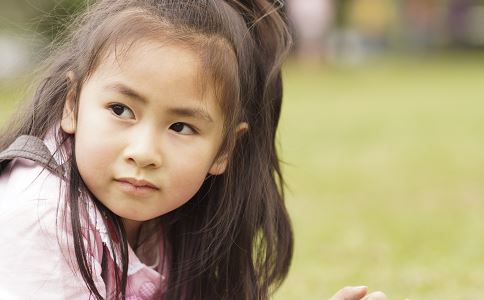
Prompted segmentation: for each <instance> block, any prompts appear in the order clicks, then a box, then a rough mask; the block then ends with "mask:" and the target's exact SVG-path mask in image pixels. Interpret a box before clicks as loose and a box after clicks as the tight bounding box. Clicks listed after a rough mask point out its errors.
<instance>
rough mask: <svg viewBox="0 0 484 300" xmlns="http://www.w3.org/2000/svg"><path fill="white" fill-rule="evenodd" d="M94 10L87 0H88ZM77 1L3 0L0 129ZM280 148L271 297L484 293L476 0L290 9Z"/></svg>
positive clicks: (310, 3) (325, 0) (480, 12)
mask: <svg viewBox="0 0 484 300" xmlns="http://www.w3.org/2000/svg"><path fill="white" fill-rule="evenodd" d="M91 2H92V1H91ZM85 3H86V2H85V1H80V0H71V1H67V0H56V1H52V0H37V1H34V0H30V1H19V0H1V2H0V125H1V124H3V123H4V122H5V121H6V119H7V118H8V117H9V116H10V115H11V114H12V112H13V110H14V108H15V107H16V105H17V104H18V103H19V102H20V101H21V99H22V98H23V97H26V96H27V97H28V95H26V94H25V88H26V87H27V86H28V84H29V82H30V81H31V80H32V75H31V74H32V71H33V70H35V68H36V66H37V65H38V63H39V62H41V61H42V60H43V58H45V56H46V55H48V50H47V49H48V48H47V47H46V45H48V43H49V42H50V41H51V40H52V38H53V37H54V36H56V35H57V34H58V33H59V32H61V31H62V29H63V28H64V27H65V25H66V24H68V23H69V19H70V17H71V16H72V14H73V13H74V12H76V11H77V10H78V9H80V8H82V7H84V6H85ZM286 4H287V5H286V9H287V13H288V15H289V16H290V20H291V22H292V23H293V31H294V35H295V41H296V46H295V48H294V51H293V53H292V54H291V57H290V58H289V59H288V61H287V63H286V64H285V66H284V75H285V99H284V101H285V102H284V106H283V112H282V113H283V115H282V119H281V125H280V129H279V136H278V140H279V147H280V152H281V158H282V160H283V161H284V172H285V174H286V180H287V187H288V193H287V205H288V207H289V210H290V214H291V216H292V220H293V225H294V229H295V235H296V248H295V256H294V260H293V265H292V269H291V273H290V275H289V277H288V279H287V280H286V281H285V282H284V284H283V286H282V288H281V289H280V290H279V291H278V292H277V293H276V295H275V297H274V298H275V299H328V298H329V297H330V296H331V295H332V294H333V293H334V292H336V291H337V290H338V289H339V288H341V287H343V286H345V285H368V286H369V288H370V290H376V289H379V290H383V291H384V292H386V294H387V295H388V296H389V299H407V298H409V299H481V298H482V293H483V291H484V237H483V236H484V234H483V231H484V218H483V217H482V215H483V213H484V155H483V154H482V152H483V149H484V118H483V113H484V103H483V100H484V1H482V0H440V1H439V0H333V1H331V0H292V1H291V0H288V1H287V3H286Z"/></svg>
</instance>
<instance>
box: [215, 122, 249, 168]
mask: <svg viewBox="0 0 484 300" xmlns="http://www.w3.org/2000/svg"><path fill="white" fill-rule="evenodd" d="M248 129H249V124H247V122H241V123H240V124H239V125H238V126H237V138H239V137H240V136H241V135H242V134H244V133H245V132H246V131H247V130H248ZM228 162H229V155H228V154H227V153H223V154H222V155H220V156H219V157H218V158H217V159H215V161H214V163H213V165H212V167H210V170H209V171H208V173H209V174H211V175H221V174H223V172H225V169H226V168H227V164H228Z"/></svg>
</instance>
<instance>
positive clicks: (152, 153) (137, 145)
mask: <svg viewBox="0 0 484 300" xmlns="http://www.w3.org/2000/svg"><path fill="white" fill-rule="evenodd" d="M157 139H158V137H155V135H154V134H149V133H148V132H145V133H141V134H136V136H135V137H134V138H133V139H132V140H131V141H130V143H129V145H128V146H127V147H126V148H125V151H124V153H125V154H124V155H125V159H126V160H127V161H128V163H131V164H135V165H136V166H137V167H138V168H159V167H160V166H161V164H162V156H161V151H160V149H159V146H158V143H159V141H158V140H157Z"/></svg>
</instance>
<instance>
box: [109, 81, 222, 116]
mask: <svg viewBox="0 0 484 300" xmlns="http://www.w3.org/2000/svg"><path fill="white" fill-rule="evenodd" d="M106 88H107V89H110V90H113V91H115V92H118V93H120V94H123V95H125V96H128V97H130V98H132V99H134V100H138V101H141V102H143V103H145V104H146V103H147V102H148V101H147V100H146V97H144V96H143V95H141V94H140V93H138V92H137V91H135V90H134V89H132V88H130V87H128V86H126V85H125V84H123V83H120V82H115V83H112V84H109V85H107V86H106ZM168 111H169V112H170V113H172V114H174V115H179V116H183V117H192V118H197V119H204V120H206V121H207V122H210V123H212V122H213V119H212V117H211V116H210V114H209V113H208V112H207V111H206V110H204V109H201V108H191V107H172V108H169V109H168Z"/></svg>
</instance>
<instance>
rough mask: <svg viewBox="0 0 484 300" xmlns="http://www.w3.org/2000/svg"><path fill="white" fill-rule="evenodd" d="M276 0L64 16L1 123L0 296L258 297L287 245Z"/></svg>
mask: <svg viewBox="0 0 484 300" xmlns="http://www.w3.org/2000/svg"><path fill="white" fill-rule="evenodd" d="M279 6H280V3H279V1H275V3H271V2H269V1H267V0H257V1H256V0H253V1H236V0H233V1H222V0H203V1H201V0H196V1H195V0H193V1H189V0H185V1H179V0H176V1H175V0H170V1H168V0H165V1H161V0H159V1H155V0H136V1H133V0H104V1H99V2H98V3H97V4H95V5H93V6H91V7H89V8H88V10H87V12H86V13H85V14H84V15H82V16H80V17H79V18H78V19H77V21H76V22H75V23H74V25H73V26H72V29H71V33H70V34H69V35H68V36H67V37H66V38H65V40H64V42H63V43H62V44H61V45H60V46H59V48H58V50H57V51H56V52H54V53H53V54H52V56H51V60H49V61H48V62H47V65H48V69H47V71H46V72H45V74H44V75H43V76H42V78H41V82H40V84H39V86H38V88H37V90H36V93H35V96H34V98H33V101H32V103H30V104H29V106H28V107H27V109H25V110H22V111H21V112H20V113H19V114H18V115H17V116H16V117H15V118H14V119H12V121H11V122H10V124H9V125H8V126H7V127H6V130H5V132H4V133H3V134H2V135H1V137H0V152H1V153H0V172H1V173H0V226H2V231H1V233H0V242H1V244H2V247H0V255H1V257H2V262H1V263H0V278H1V280H0V298H1V299H91V298H92V299H119V298H122V299H161V298H164V299H265V298H268V297H269V295H270V294H271V293H272V292H273V291H274V289H275V288H276V287H277V286H278V285H279V284H280V283H281V282H282V280H283V279H284V278H285V276H286V275H287V272H288V269H289V264H290V261H291V256H292V250H293V237H292V231H291V226H290V222H289V219H288V215H287V212H286V208H285V206H284V201H283V193H282V186H283V181H282V177H281V173H280V167H279V160H278V157H277V153H276V148H275V145H274V138H275V132H276V127H277V123H278V119H279V113H280V108H281V99H282V81H281V77H280V67H281V60H282V58H283V57H284V56H285V54H286V53H287V51H288V48H289V46H290V43H291V40H290V36H289V34H288V30H287V27H286V23H285V20H284V18H283V16H282V14H281V12H280V10H279V8H280V7H279ZM358 293H360V294H361V293H362V290H361V289H360V290H358Z"/></svg>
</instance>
